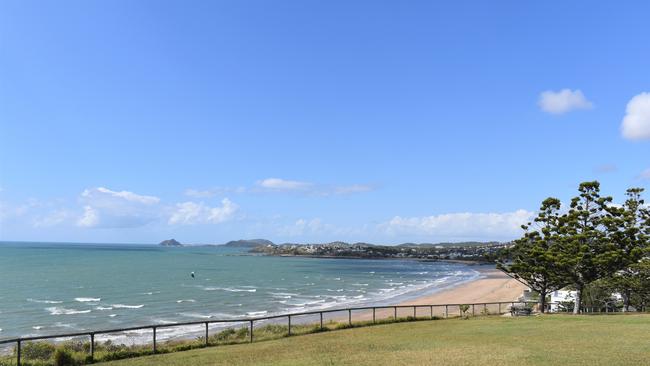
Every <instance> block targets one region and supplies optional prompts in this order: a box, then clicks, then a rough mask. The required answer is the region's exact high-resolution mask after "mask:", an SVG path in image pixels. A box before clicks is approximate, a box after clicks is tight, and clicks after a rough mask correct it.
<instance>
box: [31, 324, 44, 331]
mask: <svg viewBox="0 0 650 366" xmlns="http://www.w3.org/2000/svg"><path fill="white" fill-rule="evenodd" d="M32 329H36V330H41V329H43V327H42V326H40V325H35V326H33V327H32Z"/></svg>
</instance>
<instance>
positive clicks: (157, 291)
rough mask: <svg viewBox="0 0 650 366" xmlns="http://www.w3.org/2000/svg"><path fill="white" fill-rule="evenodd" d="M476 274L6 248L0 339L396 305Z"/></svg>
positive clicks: (207, 251)
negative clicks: (337, 308) (193, 274)
mask: <svg viewBox="0 0 650 366" xmlns="http://www.w3.org/2000/svg"><path fill="white" fill-rule="evenodd" d="M191 272H194V273H195V278H192V277H191V276H190V274H191ZM476 276H478V273H477V272H476V271H474V270H472V269H471V268H469V267H467V266H464V265H460V264H451V263H439V262H417V261H409V260H356V259H317V258H286V257H266V256H251V255H246V253H245V252H244V251H242V250H239V249H231V248H211V247H202V248H201V247H197V248H162V247H158V246H153V245H117V244H115V245H112V244H102V245H99V244H48V243H0V329H2V330H1V331H0V339H4V338H12V337H16V336H30V335H45V334H54V333H66V332H74V331H79V330H89V329H108V328H120V327H126V326H136V325H147V324H163V323H168V322H183V321H194V320H207V319H222V318H233V317H245V316H261V315H266V314H275V313H286V312H300V311H307V310H315V309H325V308H332V307H345V306H361V305H366V304H387V303H391V304H393V303H397V302H399V301H402V300H403V299H405V298H408V297H414V296H416V295H417V296H420V295H422V294H423V293H430V292H434V291H436V290H439V289H441V288H443V287H448V286H452V285H454V284H458V283H461V282H464V281H467V280H469V279H472V278H475V277H476Z"/></svg>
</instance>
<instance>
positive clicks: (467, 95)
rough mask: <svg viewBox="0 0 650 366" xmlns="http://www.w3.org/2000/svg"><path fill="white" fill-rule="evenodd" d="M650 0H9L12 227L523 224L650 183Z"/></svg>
mask: <svg viewBox="0 0 650 366" xmlns="http://www.w3.org/2000/svg"><path fill="white" fill-rule="evenodd" d="M647 14H650V4H648V3H647V2H643V1H637V2H634V1H629V2H628V1H624V2H598V3H594V2H587V1H584V2H580V1H579V2H571V3H570V4H568V3H567V2H563V1H546V2H543V3H540V2H537V3H532V2H521V1H498V2H482V1H473V2H470V1H455V2H435V3H434V2H430V1H422V2H418V1H412V2H381V1H367V2H365V1H357V2H350V1H204V2H201V1H196V2H181V1H177V2H169V1H139V2H133V1H93V2H88V1H78V2H71V1H58V2H33V1H3V2H2V5H0V53H1V54H2V57H0V189H1V190H0V240H37V241H89V242H125V243H134V242H141V243H154V242H158V241H160V240H163V239H166V238H169V237H175V238H177V239H178V240H180V241H182V242H188V243H199V242H203V243H205V242H211V243H214V242H217V243H218V242H223V241H226V240H230V239H238V238H252V237H264V238H269V239H271V240H274V241H277V242H285V241H290V242H296V241H302V242H305V241H309V242H323V241H330V240H347V241H370V242H376V243H398V242H404V241H419V242H431V241H447V240H449V241H456V240H470V239H471V240H507V239H511V238H514V237H516V236H518V235H519V234H520V232H519V229H518V225H519V224H520V223H522V222H524V221H526V219H527V218H528V217H529V216H530V215H532V213H533V212H534V211H535V209H536V208H537V207H538V206H539V202H540V201H541V200H542V199H544V198H545V197H547V196H557V197H559V198H561V199H562V200H564V201H567V200H568V199H569V198H570V197H571V196H572V195H573V194H574V193H575V190H576V187H577V185H578V184H579V182H581V181H585V180H592V179H598V180H600V181H601V182H602V184H603V191H604V193H606V194H611V195H613V196H614V197H615V198H616V199H618V200H620V199H622V196H623V193H624V192H625V189H626V188H628V187H631V186H641V187H646V188H649V186H650V184H649V183H650V94H647V93H650V72H648V70H649V69H650V61H649V60H650V47H649V46H648V36H649V35H650V34H649V33H648V27H647Z"/></svg>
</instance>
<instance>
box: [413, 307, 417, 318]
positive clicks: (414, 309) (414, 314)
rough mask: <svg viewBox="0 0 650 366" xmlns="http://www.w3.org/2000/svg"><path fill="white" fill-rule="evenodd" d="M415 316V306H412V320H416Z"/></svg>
mask: <svg viewBox="0 0 650 366" xmlns="http://www.w3.org/2000/svg"><path fill="white" fill-rule="evenodd" d="M416 314H417V313H416V312H415V306H413V319H416V318H417V315H416Z"/></svg>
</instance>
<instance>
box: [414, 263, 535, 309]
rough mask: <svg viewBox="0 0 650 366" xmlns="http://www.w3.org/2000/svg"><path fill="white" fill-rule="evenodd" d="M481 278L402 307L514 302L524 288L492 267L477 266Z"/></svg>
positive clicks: (418, 299) (420, 298)
mask: <svg viewBox="0 0 650 366" xmlns="http://www.w3.org/2000/svg"><path fill="white" fill-rule="evenodd" d="M473 269H475V270H476V271H478V272H480V273H481V277H479V278H478V279H476V280H473V281H470V282H467V283H464V284H461V285H459V286H454V287H452V288H449V289H445V290H442V291H440V292H437V293H434V294H431V295H427V296H423V297H419V298H417V299H415V300H411V301H407V302H404V303H403V304H402V305H429V304H465V303H467V304H469V303H484V302H498V301H504V302H507V301H516V300H517V298H518V297H519V296H521V294H522V292H523V291H524V290H525V289H526V287H525V286H524V285H523V284H521V283H520V282H519V281H517V280H515V279H513V278H511V277H508V276H507V275H506V274H505V273H503V272H501V271H499V270H497V269H496V268H494V266H493V265H477V266H476V267H475V268H473Z"/></svg>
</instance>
